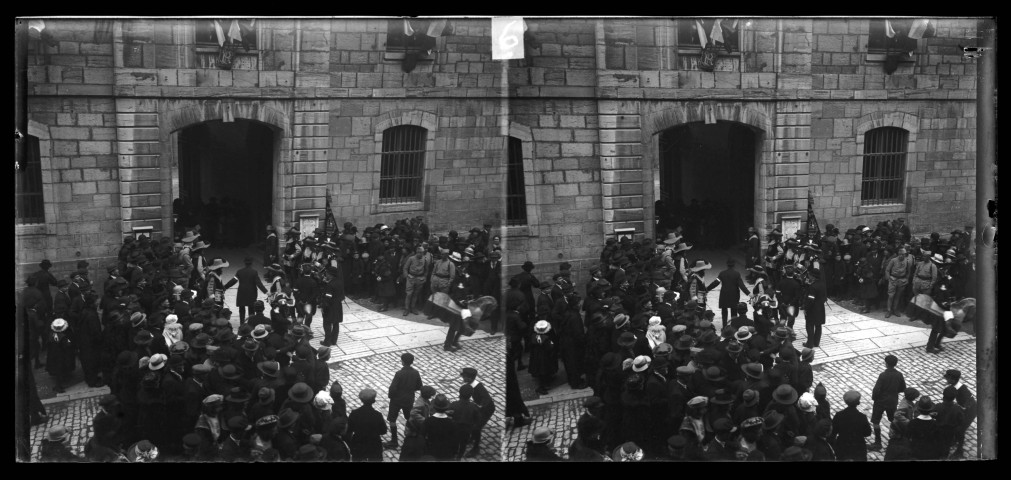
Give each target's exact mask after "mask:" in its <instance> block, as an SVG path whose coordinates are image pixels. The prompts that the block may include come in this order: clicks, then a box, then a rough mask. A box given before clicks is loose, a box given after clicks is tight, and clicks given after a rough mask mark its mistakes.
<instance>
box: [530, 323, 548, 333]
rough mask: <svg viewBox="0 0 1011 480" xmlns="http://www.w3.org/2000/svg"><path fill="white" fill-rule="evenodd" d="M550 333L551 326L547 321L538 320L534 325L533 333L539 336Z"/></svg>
mask: <svg viewBox="0 0 1011 480" xmlns="http://www.w3.org/2000/svg"><path fill="white" fill-rule="evenodd" d="M549 331H551V324H550V323H548V321H547V320H538V321H537V323H535V324H534V332H535V333H539V334H545V333H548V332H549Z"/></svg>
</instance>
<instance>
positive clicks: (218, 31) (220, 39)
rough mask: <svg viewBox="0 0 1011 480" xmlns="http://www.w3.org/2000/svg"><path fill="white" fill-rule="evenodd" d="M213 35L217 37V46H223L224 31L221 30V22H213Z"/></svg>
mask: <svg viewBox="0 0 1011 480" xmlns="http://www.w3.org/2000/svg"><path fill="white" fill-rule="evenodd" d="M214 33H215V34H216V35H217V36H218V46H219V47H223V46H225V30H224V29H223V28H221V22H219V21H217V20H215V21H214Z"/></svg>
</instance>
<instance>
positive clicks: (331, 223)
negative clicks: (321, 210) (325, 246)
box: [323, 188, 337, 240]
mask: <svg viewBox="0 0 1011 480" xmlns="http://www.w3.org/2000/svg"><path fill="white" fill-rule="evenodd" d="M323 230H324V231H325V232H326V238H327V240H330V239H332V238H334V237H336V236H337V218H336V217H334V215H333V209H332V208H331V207H330V189H329V188H328V189H326V216H325V217H324V220H323Z"/></svg>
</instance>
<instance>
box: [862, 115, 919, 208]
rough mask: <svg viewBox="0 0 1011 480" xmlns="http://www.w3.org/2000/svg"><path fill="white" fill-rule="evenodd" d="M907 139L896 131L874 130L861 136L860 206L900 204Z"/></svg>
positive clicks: (894, 129) (888, 128)
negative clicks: (862, 139)
mask: <svg viewBox="0 0 1011 480" xmlns="http://www.w3.org/2000/svg"><path fill="white" fill-rule="evenodd" d="M908 139H909V132H907V131H906V130H903V129H901V128H898V127H881V128H875V129H873V130H870V131H868V132H867V133H866V134H864V169H863V178H862V179H861V190H860V203H861V205H885V204H890V203H901V202H902V201H903V193H904V190H905V178H906V146H907V141H908Z"/></svg>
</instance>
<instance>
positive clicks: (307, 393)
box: [288, 382, 316, 403]
mask: <svg viewBox="0 0 1011 480" xmlns="http://www.w3.org/2000/svg"><path fill="white" fill-rule="evenodd" d="M315 396H316V395H315V394H313V393H312V387H310V386H309V385H307V384H306V383H304V382H298V383H296V384H294V385H292V386H291V388H289V389H288V398H290V399H291V400H292V401H293V402H298V403H309V402H311V401H312V399H313V398H314V397H315Z"/></svg>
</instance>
